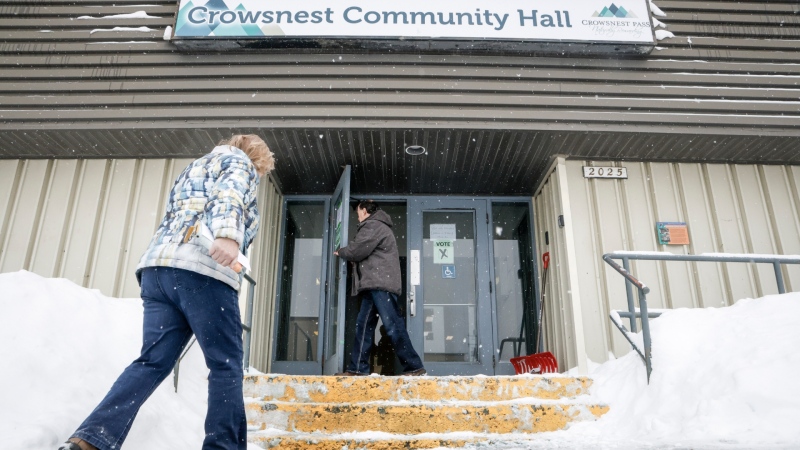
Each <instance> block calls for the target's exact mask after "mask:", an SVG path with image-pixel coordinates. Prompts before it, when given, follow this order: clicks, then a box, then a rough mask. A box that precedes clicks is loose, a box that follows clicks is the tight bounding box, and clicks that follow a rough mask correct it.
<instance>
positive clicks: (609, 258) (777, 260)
mask: <svg viewBox="0 0 800 450" xmlns="http://www.w3.org/2000/svg"><path fill="white" fill-rule="evenodd" d="M615 259H619V260H622V266H620V265H619V264H617V263H616V262H614V261H613V260H615ZM631 260H645V261H684V262H686V261H690V262H691V261H697V262H744V263H761V264H772V267H773V269H774V270H775V281H776V283H777V285H778V293H780V294H785V293H786V286H785V284H784V281H783V272H782V271H781V265H782V264H800V255H792V256H786V255H757V254H733V253H704V254H701V255H675V254H672V253H667V252H627V251H617V252H613V253H606V254H605V255H603V261H605V262H606V263H607V264H608V265H609V266H611V267H612V268H613V269H614V270H616V271H617V272H619V273H620V275H622V276H623V277H624V278H625V293H626V295H627V298H628V311H617V310H614V311H611V313H610V314H609V318H610V319H611V322H612V323H614V325H615V326H616V327H617V328H618V329H619V330H620V332H622V335H623V336H625V339H627V340H628V342H629V343H630V344H631V346H632V347H633V349H634V350H636V352H637V353H638V354H639V356H640V357H641V358H642V361H644V365H645V367H646V369H647V382H648V384H649V383H650V373H651V372H652V364H651V354H650V344H651V342H650V318H655V317H658V316H660V315H661V311H657V312H649V311H648V309H647V294H649V293H650V288H648V287H647V286H646V285H645V284H644V283H642V282H641V281H639V280H638V279H637V278H636V277H634V276H633V275H632V274H631V266H630V261H631ZM634 286H635V287H636V290H637V292H638V297H639V310H638V311H637V310H636V307H635V305H634V302H633V287H634ZM622 318H627V319H628V320H629V321H630V322H629V323H630V327H631V331H630V332H629V331H628V330H627V329H626V328H625V326H624V325H623V324H622V322H621V319H622ZM636 319H642V340H643V345H644V352H642V351H641V350H640V349H639V348H638V347H637V346H636V344H635V343H634V342H633V340H632V339H631V337H630V336H629V333H631V332H632V333H636V329H637V326H636Z"/></svg>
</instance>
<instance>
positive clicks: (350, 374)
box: [68, 370, 369, 450]
mask: <svg viewBox="0 0 800 450" xmlns="http://www.w3.org/2000/svg"><path fill="white" fill-rule="evenodd" d="M367 375H369V374H368V373H358V372H351V371H349V370H348V371H346V372H339V373H335V374H333V376H335V377H366V376H367ZM68 450H71V449H68Z"/></svg>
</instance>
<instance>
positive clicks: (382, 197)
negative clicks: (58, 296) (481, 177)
mask: <svg viewBox="0 0 800 450" xmlns="http://www.w3.org/2000/svg"><path fill="white" fill-rule="evenodd" d="M358 197H359V198H361V197H363V198H371V199H374V200H376V201H378V202H381V201H402V202H405V203H406V214H407V227H408V229H407V230H406V233H407V234H406V235H407V237H408V248H407V253H408V256H409V258H408V263H407V264H408V267H407V271H408V272H407V273H409V274H410V273H411V267H410V264H411V261H410V251H411V249H412V234H411V227H412V220H411V204H412V203H413V202H415V201H417V200H425V199H428V200H430V199H435V200H447V201H457V202H461V201H467V200H469V201H482V202H485V204H486V213H487V215H488V219H489V224H488V225H487V228H486V235H485V238H486V246H487V249H488V255H487V258H488V259H487V260H486V261H485V263H486V264H488V270H489V274H490V282H491V281H492V280H494V276H495V272H494V246H493V245H492V241H491V239H490V234H491V231H492V228H491V226H492V225H493V221H492V205H493V204H494V203H527V204H528V206H529V211H530V214H529V217H528V220H529V227H530V233H531V246H532V251H533V261H532V262H531V264H532V268H531V270H532V272H533V282H534V286H533V289H534V292H533V295H534V299H535V308H536V310H537V311H538V304H539V289H540V286H539V277H538V272H539V261H538V255H537V249H536V228H535V215H534V208H533V199H532V198H531V197H518V196H515V197H495V196H486V197H465V196H446V197H443V196H437V195H391V194H389V195H387V194H358ZM332 199H333V196H325V195H302V194H289V195H286V196H285V197H284V201H283V211H284V217H285V211H286V207H287V205H288V203H289V202H296V201H323V202H324V203H325V209H324V211H325V217H326V218H328V217H330V214H331V209H332V208H333V205H332ZM284 222H285V220H284V221H283V222H281V225H280V226H281V230H280V232H281V234H280V235H281V236H283V232H284V230H285V227H286V224H285V223H284ZM476 222H478V221H477V217H476ZM421 224H422V222H421V220H420V222H419V227H420V230H418V232H419V233H420V236H421V231H422V230H421ZM476 225H477V223H476ZM348 231H349V230H348ZM477 231H478V230H476V232H477ZM330 236H331V230H330V221H329V220H326V223H325V225H324V230H323V249H327V248H328V247H329V246H330V240H329V238H330ZM476 237H477V235H476ZM348 239H349V237H348ZM420 242H421V241H420ZM476 245H477V243H476ZM284 248H285V237H282V238H281V242H280V250H279V254H278V258H279V259H278V261H280V262H281V263H282V262H283V258H284ZM331 260H332V258H331V257H330V255H326V254H323V255H322V264H323V270H322V277H323V279H322V280H321V283H323V285H324V283H327V282H328V274H329V272H330V269H329V266H330V261H331ZM409 280H410V277H409ZM281 281H282V280H281V277H278V279H277V283H276V291H275V297H274V298H275V316H274V322H275V326H273V330H275V331H274V332H273V333H277V330H278V326H277V321H278V319H279V317H280V315H279V311H278V309H279V308H280V302H279V300H280V294H281V292H282V289H283V288H284V286H282V283H281ZM345 287H346V286H345ZM408 288H410V286H407V289H408ZM409 294H410V291H409ZM326 295H327V289H322V290H321V293H320V305H321V307H320V318H319V320H320V330H321V332H320V335H319V336H318V347H317V348H318V349H320V350H319V351H318V354H317V360H316V361H312V362H308V363H307V362H298V361H275V360H273V361H271V371H272V372H273V373H289V374H297V375H319V374H321V373H322V371H323V367H322V365H323V360H322V358H323V357H324V355H323V353H324V342H323V340H324V332H322V330H324V327H325V326H326V323H325V307H324V306H325V305H326ZM345 295H346V294H345ZM489 297H490V302H491V307H490V310H491V314H490V317H491V328H492V329H491V333H490V335H491V339H492V342H491V343H490V345H484V347H489V348H490V351H491V352H492V354H491V355H490V356H489V358H490V359H491V358H492V357H494V356H495V355H494V353H496V351H497V349H498V347H499V338H498V336H497V329H496V321H497V317H496V313H497V311H496V308H497V304H496V298H495V292H494V290H492V292H491V293H490V295H489ZM342 299H344V300H342ZM340 301H345V303H344V304H346V298H344V297H340ZM340 312H341V313H342V314H344V308H342V309H341V311H340ZM406 319H407V321H408V322H407V323H409V326H408V329H409V334H410V335H411V340H412V343H413V344H414V347H415V348H417V349H423V348H424V347H423V340H422V339H423V335H422V327H419V330H417V329H415V328H413V327H414V323H413V321H412V320H411V319H412V318H411V317H408V316H407V317H406ZM339 320H340V323H343V320H344V319H343V318H340V319H339ZM340 329H341V330H342V332H343V328H342V327H340ZM271 339H272V344H271V347H272V355H275V354H277V353H276V350H277V349H276V346H277V342H278V339H277V338H276V336H274V335H273V336H272V337H271ZM344 347H345V346H344V343H343V342H341V340H340V342H339V344H337V349H338V350H337V353H342V355H341V356H342V358H344V356H345V355H343V352H344ZM420 356H421V357H424V352H420ZM494 363H495V367H494V369H493V372H486V374H487V375H491V374H492V373H494V374H497V375H506V374H513V373H514V370H513V367H512V366H511V364H510V363H509V362H501V361H495V362H494ZM309 364H310V365H309ZM465 365H467V364H465ZM473 365H474V366H480V365H479V364H473ZM477 373H483V372H477ZM453 374H454V373H453Z"/></svg>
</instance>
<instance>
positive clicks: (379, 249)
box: [339, 210, 402, 295]
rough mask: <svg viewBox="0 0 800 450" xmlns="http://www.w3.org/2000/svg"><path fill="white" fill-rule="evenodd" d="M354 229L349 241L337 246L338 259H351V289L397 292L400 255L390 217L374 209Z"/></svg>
mask: <svg viewBox="0 0 800 450" xmlns="http://www.w3.org/2000/svg"><path fill="white" fill-rule="evenodd" d="M357 230H358V231H357V232H356V237H355V238H354V239H353V241H352V242H350V245H348V246H347V247H342V248H340V249H339V256H340V257H341V258H342V259H344V260H345V261H352V262H354V263H355V270H354V274H353V278H354V280H353V282H354V285H355V291H356V292H362V291H367V290H381V291H388V292H391V293H393V294H397V295H400V294H401V292H402V281H401V278H400V256H399V255H398V253H397V241H395V238H394V233H393V232H392V219H391V218H390V217H389V215H388V214H386V213H385V212H384V211H383V210H378V211H375V212H374V213H373V214H371V215H370V216H369V217H367V218H366V219H365V220H364V221H363V222H361V223H360V224H358V228H357Z"/></svg>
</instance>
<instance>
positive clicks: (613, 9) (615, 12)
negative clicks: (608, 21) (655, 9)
mask: <svg viewBox="0 0 800 450" xmlns="http://www.w3.org/2000/svg"><path fill="white" fill-rule="evenodd" d="M592 17H608V18H617V19H621V18H634V19H635V18H638V17H639V16H637V15H636V14H635V13H634V12H633V11H628V10H627V9H625V8H624V7H623V6H617V5H615V4H613V3H612V4H611V6H605V7H603V9H602V10H601V11H600V12H597V11H595V12H594V14H592Z"/></svg>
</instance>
